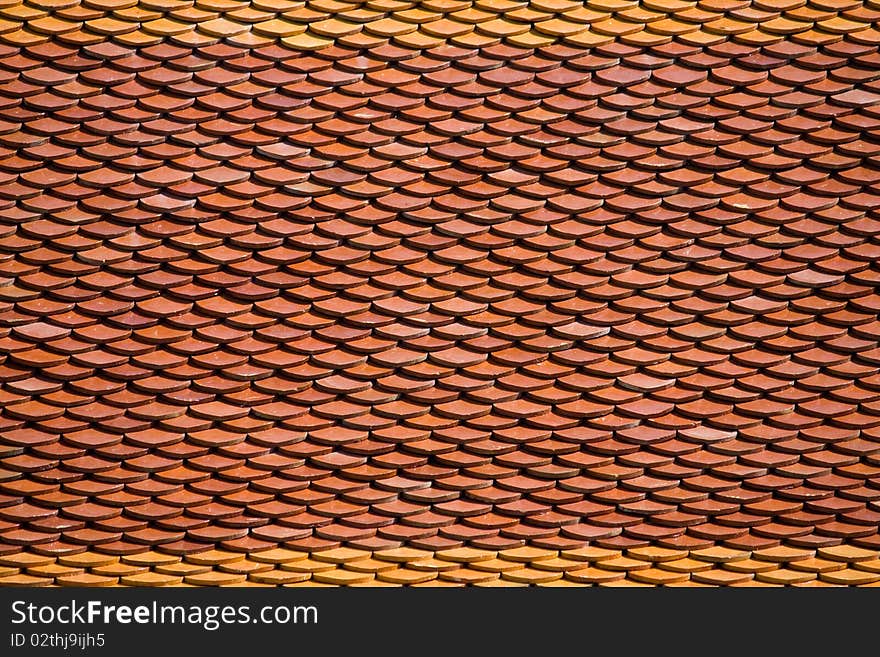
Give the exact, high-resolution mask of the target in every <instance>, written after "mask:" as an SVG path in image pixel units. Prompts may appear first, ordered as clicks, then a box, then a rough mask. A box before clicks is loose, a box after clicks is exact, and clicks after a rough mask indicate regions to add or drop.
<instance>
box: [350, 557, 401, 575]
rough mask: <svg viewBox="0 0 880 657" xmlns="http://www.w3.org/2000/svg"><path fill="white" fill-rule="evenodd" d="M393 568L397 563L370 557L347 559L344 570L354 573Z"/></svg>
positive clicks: (375, 571) (377, 571)
mask: <svg viewBox="0 0 880 657" xmlns="http://www.w3.org/2000/svg"><path fill="white" fill-rule="evenodd" d="M394 568H397V565H396V564H394V563H392V562H390V561H379V560H378V559H372V558H367V559H358V560H357V561H348V562H346V564H345V569H346V570H353V571H354V572H356V573H380V572H382V571H383V570H392V569H394Z"/></svg>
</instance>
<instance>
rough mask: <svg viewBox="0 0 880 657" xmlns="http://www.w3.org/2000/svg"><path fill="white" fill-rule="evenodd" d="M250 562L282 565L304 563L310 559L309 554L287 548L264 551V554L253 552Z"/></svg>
mask: <svg viewBox="0 0 880 657" xmlns="http://www.w3.org/2000/svg"><path fill="white" fill-rule="evenodd" d="M247 558H248V560H250V561H256V562H258V563H272V564H281V563H288V562H291V561H304V560H305V559H308V558H309V555H308V553H307V552H297V551H295V550H288V549H286V548H274V549H272V550H264V551H262V552H251V553H250V554H248V556H247Z"/></svg>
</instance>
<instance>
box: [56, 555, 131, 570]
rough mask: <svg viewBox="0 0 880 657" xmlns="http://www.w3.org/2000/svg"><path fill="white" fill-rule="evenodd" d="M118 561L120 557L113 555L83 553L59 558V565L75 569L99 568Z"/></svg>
mask: <svg viewBox="0 0 880 657" xmlns="http://www.w3.org/2000/svg"><path fill="white" fill-rule="evenodd" d="M118 561H119V557H116V556H113V555H112V554H101V553H100V552H81V553H80V554H70V555H65V556H62V557H58V563H59V564H61V565H62V566H72V567H73V568H97V567H98V566H109V565H110V564H113V563H117V562H118Z"/></svg>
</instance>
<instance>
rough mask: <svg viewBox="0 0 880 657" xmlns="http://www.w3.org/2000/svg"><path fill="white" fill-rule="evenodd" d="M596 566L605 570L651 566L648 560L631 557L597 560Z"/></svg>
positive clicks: (640, 568)
mask: <svg viewBox="0 0 880 657" xmlns="http://www.w3.org/2000/svg"><path fill="white" fill-rule="evenodd" d="M596 567H597V568H601V569H603V570H620V571H627V572H628V571H630V570H644V569H646V568H650V567H651V563H650V562H648V561H639V560H638V559H630V558H629V557H617V558H616V559H606V560H604V561H598V562H596Z"/></svg>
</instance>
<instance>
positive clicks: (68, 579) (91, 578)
mask: <svg viewBox="0 0 880 657" xmlns="http://www.w3.org/2000/svg"><path fill="white" fill-rule="evenodd" d="M55 583H56V584H58V585H59V586H116V584H118V583H119V579H118V578H117V577H104V576H102V575H95V574H94V573H78V574H76V575H61V576H59V577H56V578H55Z"/></svg>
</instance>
